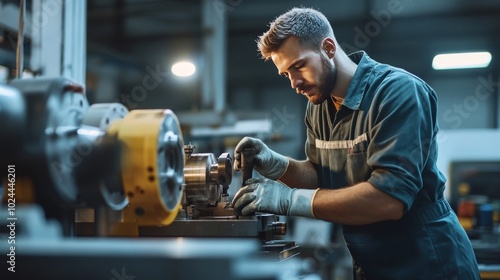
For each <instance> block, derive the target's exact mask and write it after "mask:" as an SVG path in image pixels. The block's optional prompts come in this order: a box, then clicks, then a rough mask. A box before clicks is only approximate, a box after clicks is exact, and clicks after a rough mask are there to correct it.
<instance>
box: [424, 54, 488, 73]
mask: <svg viewBox="0 0 500 280" xmlns="http://www.w3.org/2000/svg"><path fill="white" fill-rule="evenodd" d="M490 62H491V54H490V53H489V52H469V53H447V54H438V55H436V56H435V57H434V59H433V60H432V68H434V69H436V70H445V69H466V68H484V67H487V66H488V65H489V64H490Z"/></svg>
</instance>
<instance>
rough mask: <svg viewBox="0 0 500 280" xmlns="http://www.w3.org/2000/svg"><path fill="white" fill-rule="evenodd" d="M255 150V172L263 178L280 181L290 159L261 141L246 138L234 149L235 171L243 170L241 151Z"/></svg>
mask: <svg viewBox="0 0 500 280" xmlns="http://www.w3.org/2000/svg"><path fill="white" fill-rule="evenodd" d="M244 149H255V167H254V168H255V170H256V171H257V172H259V173H260V174H261V175H262V176H264V177H266V178H269V179H272V180H278V179H279V178H280V177H281V176H282V175H283V174H284V173H285V171H286V169H287V167H288V158H287V157H285V156H283V155H280V154H278V153H276V152H275V151H273V150H271V149H269V147H267V146H266V144H264V142H262V141H261V140H260V139H257V138H251V137H245V138H243V139H242V140H241V141H240V142H239V143H238V145H236V148H234V170H240V168H241V151H243V150H244Z"/></svg>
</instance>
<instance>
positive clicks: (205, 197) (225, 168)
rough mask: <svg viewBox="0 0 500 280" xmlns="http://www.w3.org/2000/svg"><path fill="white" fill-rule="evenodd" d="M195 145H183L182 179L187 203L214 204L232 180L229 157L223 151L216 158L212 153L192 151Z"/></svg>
mask: <svg viewBox="0 0 500 280" xmlns="http://www.w3.org/2000/svg"><path fill="white" fill-rule="evenodd" d="M195 148H196V147H195V146H193V145H191V144H188V145H185V146H184V153H185V161H184V181H185V183H186V189H185V193H186V200H187V204H188V205H194V206H196V207H204V206H208V205H212V206H213V205H216V204H217V202H219V201H220V200H221V196H222V195H223V194H227V188H228V187H229V184H231V181H232V170H231V165H232V163H231V157H230V156H229V154H228V153H223V154H221V156H219V158H218V159H217V160H216V159H215V156H214V154H212V153H194V149H195Z"/></svg>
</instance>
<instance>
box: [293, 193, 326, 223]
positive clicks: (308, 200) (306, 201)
mask: <svg viewBox="0 0 500 280" xmlns="http://www.w3.org/2000/svg"><path fill="white" fill-rule="evenodd" d="M318 190H319V189H315V190H310V189H293V190H292V194H291V195H290V206H289V209H288V213H287V215H288V216H301V217H307V218H316V217H315V216H314V212H313V207H312V206H313V201H314V197H315V196H316V192H317V191H318Z"/></svg>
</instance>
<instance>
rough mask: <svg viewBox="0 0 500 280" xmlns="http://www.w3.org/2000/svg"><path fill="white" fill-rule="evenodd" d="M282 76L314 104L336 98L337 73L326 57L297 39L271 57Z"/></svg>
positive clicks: (286, 43)
mask: <svg viewBox="0 0 500 280" xmlns="http://www.w3.org/2000/svg"><path fill="white" fill-rule="evenodd" d="M271 59H272V60H273V62H274V64H275V65H276V68H278V74H280V75H284V76H285V77H287V78H288V79H290V84H291V87H292V88H293V89H295V90H296V91H297V93H301V94H303V95H304V96H306V97H307V98H308V99H309V101H311V103H313V104H321V103H322V102H323V101H325V100H326V99H327V98H329V97H330V96H331V94H332V91H333V88H334V86H335V82H336V79H337V69H336V68H335V65H334V64H333V62H332V61H331V60H329V59H328V58H327V56H326V55H324V54H323V53H318V52H315V51H313V50H311V49H308V48H307V47H304V46H302V45H301V44H300V43H299V41H298V39H297V38H296V37H290V38H288V39H287V40H285V42H284V43H283V44H282V45H281V47H280V48H279V49H278V50H277V51H276V52H274V53H273V54H272V55H271Z"/></svg>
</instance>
